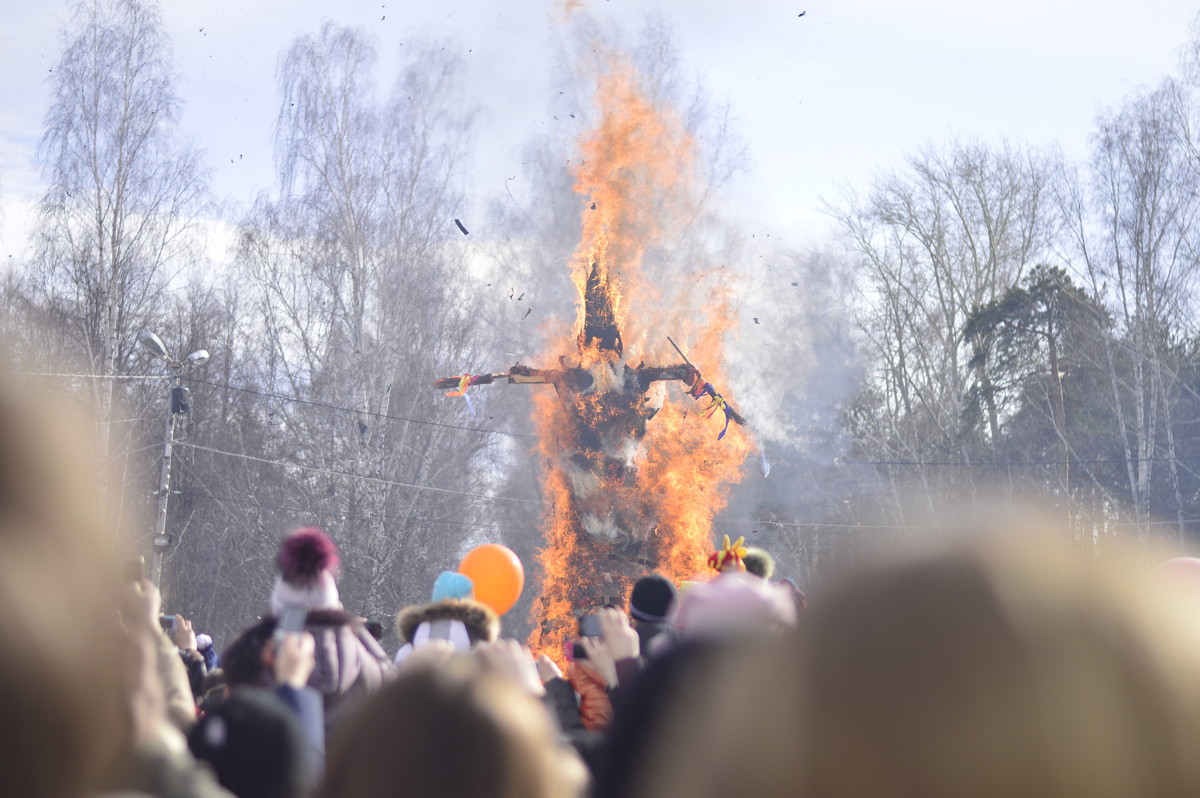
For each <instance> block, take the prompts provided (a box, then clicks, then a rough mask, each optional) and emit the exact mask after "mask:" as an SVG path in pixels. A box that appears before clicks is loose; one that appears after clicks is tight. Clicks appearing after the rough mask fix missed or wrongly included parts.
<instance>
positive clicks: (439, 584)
mask: <svg viewBox="0 0 1200 798" xmlns="http://www.w3.org/2000/svg"><path fill="white" fill-rule="evenodd" d="M474 596H475V584H474V583H473V582H472V581H471V579H470V577H467V576H463V575H462V574H460V573H458V572H456V571H442V572H441V573H440V574H438V577H437V579H435V580H434V582H433V600H434V601H441V600H442V599H469V598H473V597H474Z"/></svg>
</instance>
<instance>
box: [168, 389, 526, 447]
mask: <svg viewBox="0 0 1200 798" xmlns="http://www.w3.org/2000/svg"><path fill="white" fill-rule="evenodd" d="M183 379H184V381H185V382H194V383H197V384H198V385H207V386H209V387H212V388H225V389H227V390H231V391H238V392H239V393H247V394H251V395H252V396H261V397H264V398H266V399H278V400H279V401H281V402H292V403H295V404H301V405H308V406H309V407H321V408H325V409H326V410H337V411H340V412H343V413H354V414H355V415H361V416H367V417H368V418H380V419H386V420H388V421H405V422H408V423H410V424H425V425H427V426H431V427H444V428H446V429H458V430H464V431H466V432H482V433H485V434H487V435H504V436H506V437H509V438H535V437H536V436H534V435H529V434H526V433H521V432H509V431H508V430H500V429H488V428H487V427H468V426H466V425H463V424H450V423H447V422H444V421H429V420H428V419H421V418H408V417H407V416H396V415H391V414H389V413H373V412H371V411H369V410H356V409H355V408H353V407H345V406H343V405H335V404H331V403H329V402H317V401H313V400H312V399H301V398H300V397H298V396H288V395H286V394H279V393H271V392H270V391H256V390H254V389H252V388H239V387H237V386H236V385H224V384H222V383H219V382H209V381H207V380H201V379H198V378H196V377H184V378H183Z"/></svg>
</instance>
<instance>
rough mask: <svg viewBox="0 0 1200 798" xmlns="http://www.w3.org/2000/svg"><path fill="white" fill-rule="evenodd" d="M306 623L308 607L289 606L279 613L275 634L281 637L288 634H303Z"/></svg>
mask: <svg viewBox="0 0 1200 798" xmlns="http://www.w3.org/2000/svg"><path fill="white" fill-rule="evenodd" d="M307 621H308V607H305V606H303V605H289V606H287V607H284V608H283V612H281V613H279V621H278V623H276V624H275V634H276V635H278V636H283V635H285V634H289V633H295V632H303V631H304V624H305V622H307Z"/></svg>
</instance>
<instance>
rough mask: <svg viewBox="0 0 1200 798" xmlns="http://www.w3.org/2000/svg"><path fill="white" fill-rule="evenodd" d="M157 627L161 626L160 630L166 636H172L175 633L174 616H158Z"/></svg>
mask: <svg viewBox="0 0 1200 798" xmlns="http://www.w3.org/2000/svg"><path fill="white" fill-rule="evenodd" d="M158 625H159V626H161V627H162V630H163V631H164V632H166V633H167V634H172V633H173V632H174V631H175V616H174V615H160V616H158Z"/></svg>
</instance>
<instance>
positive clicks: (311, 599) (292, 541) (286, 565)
mask: <svg viewBox="0 0 1200 798" xmlns="http://www.w3.org/2000/svg"><path fill="white" fill-rule="evenodd" d="M277 562H278V566H279V575H278V577H277V578H276V580H275V587H274V589H273V590H272V592H271V612H272V613H273V614H274V616H275V617H278V616H279V615H280V614H281V613H282V612H283V611H284V609H285V608H286V607H290V606H300V607H305V608H307V610H308V615H307V620H306V622H305V629H306V630H307V631H308V632H309V633H310V634H311V635H312V636H313V639H314V641H315V653H316V667H315V668H314V669H313V672H312V676H311V677H310V679H309V685H310V686H311V687H315V688H316V689H317V690H319V691H321V693H322V695H324V697H325V720H326V725H327V726H328V727H330V728H332V727H333V726H336V725H337V723H338V722H339V721H340V720H341V719H342V718H343V717H344V716H345V714H346V713H347V712H348V711H349V709H350V708H352V707H353V706H354V704H355V703H356V702H358V701H360V700H362V698H363V697H365V696H366V695H369V694H370V693H373V692H375V691H377V690H379V689H380V688H381V687H382V686H383V684H384V682H385V681H387V679H388V678H390V676H391V675H392V672H393V667H392V663H391V660H389V659H388V656H387V654H386V653H384V651H383V649H382V648H381V647H380V646H379V643H378V641H376V640H375V638H373V637H372V636H371V635H370V633H369V632H368V631H367V630H366V627H365V626H364V624H363V622H362V619H361V618H359V617H358V616H356V615H354V614H353V613H350V612H347V611H346V610H345V609H343V608H342V603H341V599H340V597H339V595H338V589H337V581H336V578H335V576H334V574H335V573H336V571H337V568H338V565H339V559H338V553H337V547H336V546H335V545H334V542H333V540H332V539H330V537H329V536H328V535H327V534H325V532H324V531H322V530H320V529H317V528H316V527H304V528H302V529H299V530H297V531H295V532H293V533H292V534H290V535H288V536H287V537H286V538H284V540H283V542H282V544H280V547H279V557H278V561H277ZM263 631H264V630H261V629H260V630H258V633H257V634H256V635H255V638H256V639H261V640H263V641H264V642H265V637H264V636H263V635H262V632H263ZM272 631H273V630H272ZM268 634H270V633H268ZM264 651H265V647H264V648H260V649H259V652H260V656H262V654H263V652H264ZM227 655H228V654H227ZM227 668H228V663H227ZM231 682H232V679H231Z"/></svg>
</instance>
